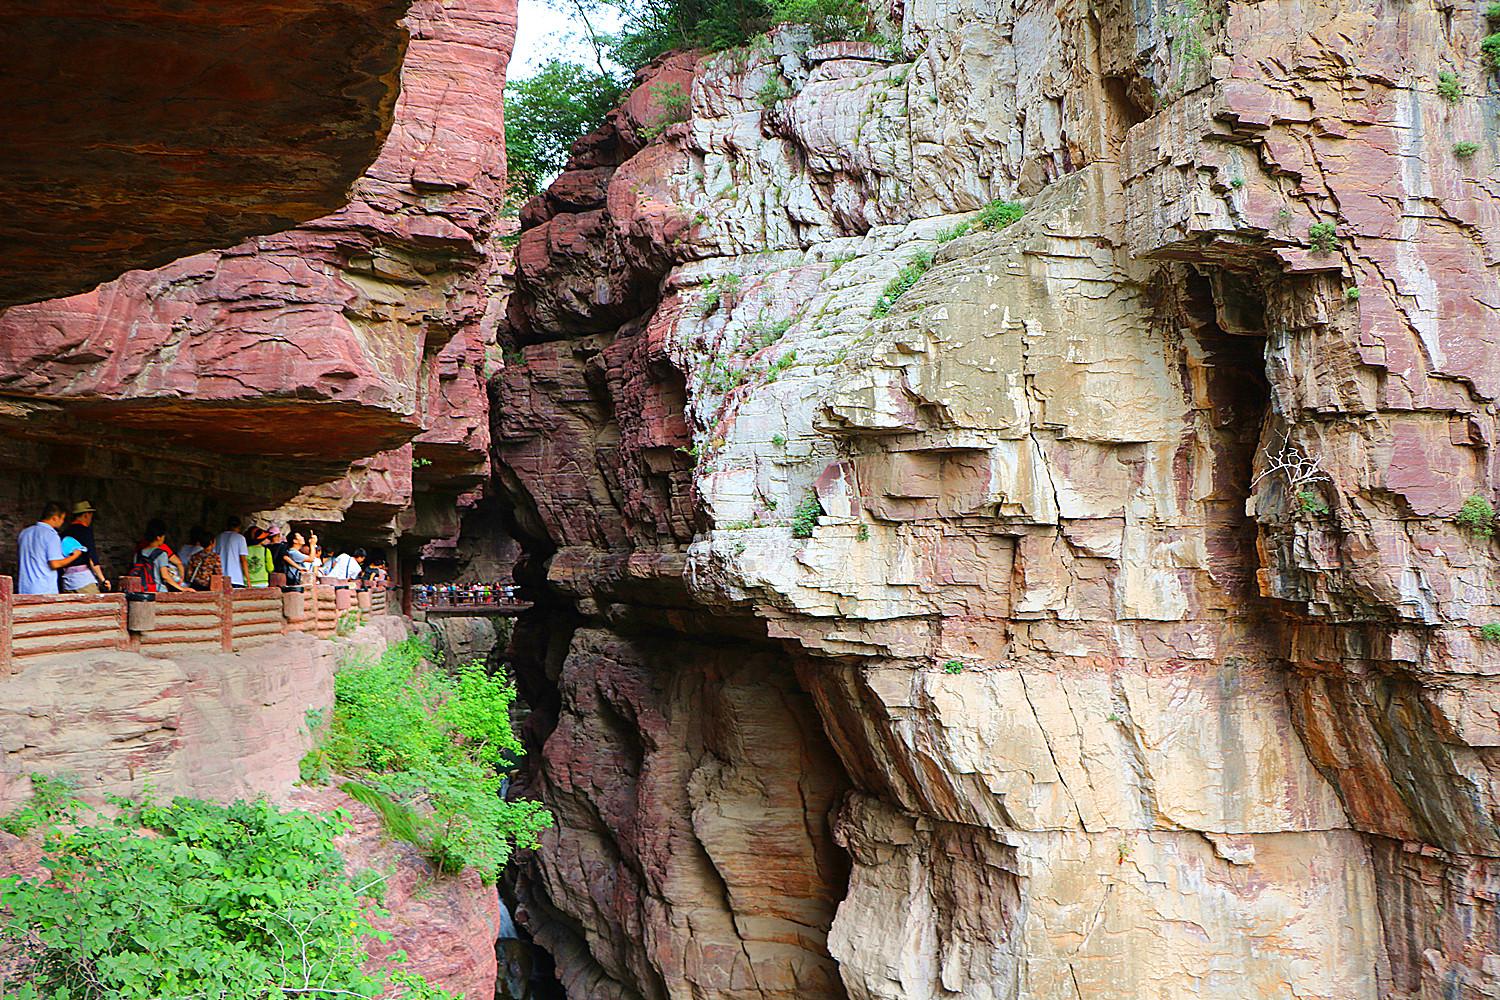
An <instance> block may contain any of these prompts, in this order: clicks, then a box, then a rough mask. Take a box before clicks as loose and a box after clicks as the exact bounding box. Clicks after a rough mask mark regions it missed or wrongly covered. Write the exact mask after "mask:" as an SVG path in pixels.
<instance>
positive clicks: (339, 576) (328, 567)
mask: <svg viewBox="0 0 1500 1000" xmlns="http://www.w3.org/2000/svg"><path fill="white" fill-rule="evenodd" d="M364 566H365V550H364V549H355V550H354V551H353V552H341V553H339V554H338V555H337V556H334V557H333V558H332V559H330V560H328V562H327V563H326V564H324V566H323V575H324V576H325V577H327V578H328V579H330V580H338V581H342V583H343V584H344V585H345V586H347V585H348V584H349V583H350V582H352V581H354V580H358V579H359V577H360V574H361V573H363V572H364V571H365V570H364ZM334 586H338V584H335V585H334Z"/></svg>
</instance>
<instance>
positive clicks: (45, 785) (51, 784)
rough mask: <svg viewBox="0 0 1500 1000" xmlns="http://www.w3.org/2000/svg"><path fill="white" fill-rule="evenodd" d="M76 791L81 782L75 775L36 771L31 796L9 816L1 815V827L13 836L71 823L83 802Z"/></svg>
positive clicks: (33, 776) (32, 779)
mask: <svg viewBox="0 0 1500 1000" xmlns="http://www.w3.org/2000/svg"><path fill="white" fill-rule="evenodd" d="M77 792H78V782H77V780H76V779H74V778H71V777H67V776H59V777H51V776H49V775H45V774H33V775H32V776H31V800H30V801H29V802H27V803H26V805H24V806H22V807H21V808H20V809H17V810H16V811H15V812H13V813H11V814H10V815H9V816H5V817H3V818H0V830H3V831H5V832H6V833H8V834H10V835H11V836H13V837H24V836H26V835H27V834H28V833H31V832H32V831H33V830H41V829H51V828H52V827H55V826H56V825H57V824H59V823H71V822H72V821H73V820H74V819H75V818H76V816H77V814H78V812H79V810H80V809H81V808H82V806H83V803H82V802H80V801H79V800H78V797H77Z"/></svg>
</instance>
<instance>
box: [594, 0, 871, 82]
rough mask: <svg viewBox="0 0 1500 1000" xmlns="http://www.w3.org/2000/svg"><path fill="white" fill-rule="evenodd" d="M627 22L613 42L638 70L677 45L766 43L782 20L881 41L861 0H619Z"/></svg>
mask: <svg viewBox="0 0 1500 1000" xmlns="http://www.w3.org/2000/svg"><path fill="white" fill-rule="evenodd" d="M608 6H610V7H612V8H614V9H615V10H616V11H618V12H620V13H621V14H622V15H623V17H622V19H621V20H622V24H621V28H620V31H619V33H618V34H616V35H615V36H614V38H613V40H611V41H610V43H609V50H610V54H611V55H612V56H613V57H614V59H615V61H616V62H618V63H620V64H621V65H623V66H625V67H627V68H629V69H631V70H637V69H640V68H641V67H642V66H644V65H646V64H647V63H648V62H650V61H651V60H652V59H655V58H656V57H657V56H659V55H661V54H663V53H665V52H668V51H671V50H673V49H710V50H715V51H719V50H723V49H736V48H742V47H745V46H752V47H759V46H761V45H763V43H762V42H761V41H760V38H761V36H762V35H763V34H764V32H766V31H767V30H769V29H770V28H772V27H774V26H776V25H778V24H805V25H807V26H808V27H809V28H810V29H811V30H812V34H813V38H814V39H815V40H817V41H835V40H861V39H862V40H866V41H878V40H879V39H880V36H879V35H878V34H876V33H875V31H874V25H873V22H872V18H871V17H870V12H869V10H868V9H867V8H866V7H865V6H864V4H863V3H861V2H860V0H651V2H649V3H648V2H644V0H614V2H611V3H609V4H608Z"/></svg>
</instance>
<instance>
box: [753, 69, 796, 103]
mask: <svg viewBox="0 0 1500 1000" xmlns="http://www.w3.org/2000/svg"><path fill="white" fill-rule="evenodd" d="M791 96H792V92H791V91H790V90H788V89H787V87H786V84H785V83H783V82H782V81H781V77H779V76H771V77H768V78H767V79H766V82H765V83H763V84H761V87H760V89H759V90H757V91H756V92H755V99H756V100H757V101H759V102H760V106H761V107H763V108H765V109H766V110H767V111H769V110H771V109H772V108H774V107H775V106H776V105H777V104H779V103H781V102H782V101H784V100H786V99H787V98H788V97H791Z"/></svg>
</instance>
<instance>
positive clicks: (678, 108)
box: [641, 83, 692, 142]
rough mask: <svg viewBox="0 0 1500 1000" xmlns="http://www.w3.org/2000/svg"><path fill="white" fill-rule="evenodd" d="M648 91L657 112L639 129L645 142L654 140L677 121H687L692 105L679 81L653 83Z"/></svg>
mask: <svg viewBox="0 0 1500 1000" xmlns="http://www.w3.org/2000/svg"><path fill="white" fill-rule="evenodd" d="M650 93H651V98H652V100H653V101H654V102H655V103H656V107H657V114H656V117H655V118H653V119H652V120H651V122H650V123H649V124H647V125H646V127H645V128H643V129H641V137H642V138H643V139H645V140H646V141H647V142H653V141H655V140H656V139H657V138H659V137H660V136H661V134H662V133H663V132H665V131H666V130H667V129H669V128H671V127H672V126H673V125H676V124H677V123H678V122H685V121H687V120H688V118H689V117H690V116H691V107H692V102H691V100H690V98H689V97H688V95H687V92H686V91H684V90H683V89H682V84H680V83H653V84H652V85H651V87H650Z"/></svg>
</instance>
